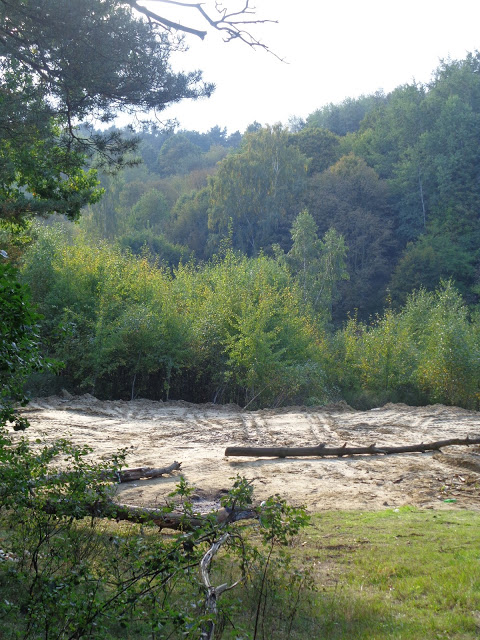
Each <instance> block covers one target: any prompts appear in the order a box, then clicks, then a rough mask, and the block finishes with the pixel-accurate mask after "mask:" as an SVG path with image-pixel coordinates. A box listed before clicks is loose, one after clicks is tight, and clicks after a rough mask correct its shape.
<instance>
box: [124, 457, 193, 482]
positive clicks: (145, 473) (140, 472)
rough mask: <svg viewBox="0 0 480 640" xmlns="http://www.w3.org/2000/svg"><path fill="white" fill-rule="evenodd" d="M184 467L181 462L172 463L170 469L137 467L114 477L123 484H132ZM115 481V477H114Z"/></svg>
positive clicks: (125, 470)
mask: <svg viewBox="0 0 480 640" xmlns="http://www.w3.org/2000/svg"><path fill="white" fill-rule="evenodd" d="M181 466H182V463H181V462H172V464H171V465H169V466H168V467H160V468H154V467H136V468H132V469H122V471H119V472H118V473H116V474H115V475H114V477H115V480H117V481H118V482H119V483H121V482H132V481H134V480H148V479H151V478H158V477H160V476H164V475H168V474H170V473H172V471H177V470H178V469H180V467H181ZM112 479H113V476H112Z"/></svg>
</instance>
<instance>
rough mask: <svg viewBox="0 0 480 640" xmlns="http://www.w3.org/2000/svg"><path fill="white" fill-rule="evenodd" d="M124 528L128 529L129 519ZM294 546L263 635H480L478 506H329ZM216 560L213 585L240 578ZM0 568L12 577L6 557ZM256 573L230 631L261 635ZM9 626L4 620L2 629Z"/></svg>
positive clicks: (242, 590) (240, 596)
mask: <svg viewBox="0 0 480 640" xmlns="http://www.w3.org/2000/svg"><path fill="white" fill-rule="evenodd" d="M111 527H114V528H115V527H117V525H115V524H110V525H109V526H108V530H110V528H111ZM116 531H117V535H122V527H121V526H120V527H118V529H116ZM108 532H109V531H106V532H105V533H108ZM3 534H5V532H3ZM149 535H158V534H156V533H153V532H152V533H150V534H149ZM1 537H2V535H1V532H0V539H1ZM7 539H8V533H7ZM2 542H7V540H3V541H2ZM289 551H290V553H291V554H292V556H293V568H294V569H295V568H297V569H298V573H297V576H298V577H299V582H297V583H296V582H295V581H292V579H291V578H290V577H286V576H287V574H286V573H285V572H284V571H283V569H281V566H280V556H278V554H277V555H276V556H275V561H274V562H273V565H272V566H273V569H274V570H273V572H272V574H271V575H270V576H269V578H268V580H267V581H266V583H265V590H264V592H263V596H262V598H261V599H260V608H259V609H258V612H259V616H258V625H257V640H287V639H289V640H317V639H319V640H320V639H321V640H340V639H345V640H367V639H368V640H377V639H378V640H389V639H391V640H393V639H395V640H418V639H425V640H430V639H436V638H449V639H457V640H460V639H462V640H469V639H472V640H473V639H474V638H475V639H477V638H479V637H480V512H472V511H455V510H449V511H438V512H435V511H431V510H426V511H420V510H417V509H411V508H401V509H398V510H397V509H395V510H392V509H387V510H384V511H381V512H325V513H321V514H316V515H315V516H313V518H312V522H311V525H310V526H309V527H308V528H307V529H306V530H304V531H303V533H302V534H301V535H300V536H298V537H297V538H296V539H295V541H294V543H293V544H292V545H291V547H290V549H289ZM215 566H216V568H215V570H214V572H213V573H212V582H213V584H217V585H218V584H221V583H222V582H227V581H228V582H231V581H233V580H234V579H235V578H236V577H238V575H235V574H237V573H238V571H236V570H234V568H233V564H232V563H231V562H230V561H229V559H227V558H224V559H223V560H222V559H221V558H218V559H217V561H216V565H215ZM2 569H3V571H0V573H3V574H4V575H3V577H4V578H6V577H7V576H6V575H5V573H4V572H5V571H6V572H7V573H8V572H9V570H8V568H7V567H6V566H5V563H4V564H3V567H2ZM12 569H13V567H10V570H12ZM304 569H309V570H310V572H311V577H312V578H313V583H314V585H315V587H316V590H315V591H313V592H312V591H309V590H308V589H306V588H304V587H303V586H302V587H301V588H299V587H298V585H303V584H304V583H303V582H302V581H301V575H302V570H304ZM256 572H257V573H256V574H255V572H254V575H253V578H252V580H251V582H249V583H248V584H247V585H245V586H243V587H238V588H237V589H235V590H234V591H230V592H227V593H225V594H224V595H222V597H221V599H220V606H221V608H222V609H224V610H225V611H226V616H225V620H224V635H223V636H222V637H223V638H224V640H247V639H248V640H251V639H252V638H253V629H254V626H255V619H256V616H257V606H258V602H259V598H258V593H259V591H258V585H259V583H260V581H261V573H262V566H261V565H260V566H257V568H256ZM290 575H292V574H290ZM294 575H295V573H294ZM10 580H11V578H10ZM1 583H2V581H1V580H0V598H2V599H6V598H8V597H10V596H9V595H8V592H9V591H10V592H11V587H12V582H11V581H10V584H8V582H5V581H3V584H1ZM177 595H178V598H180V599H181V600H183V601H184V602H188V601H191V602H195V601H196V602H198V598H199V597H200V599H201V598H202V596H201V594H200V593H199V592H198V591H197V593H196V594H194V593H193V592H190V591H189V590H188V588H187V591H183V592H182V591H180V592H178V594H177ZM228 606H230V608H229V609H228ZM192 613H194V612H193V610H192ZM294 614H295V615H294ZM1 627H2V624H1V620H0V635H1V634H2V632H1ZM10 631H11V632H12V631H13V630H12V629H11V630H10ZM4 632H5V629H4ZM110 633H111V636H110V637H111V638H112V639H115V640H116V639H117V638H118V639H120V638H126V637H127V636H128V640H137V639H138V640H140V638H142V640H143V638H145V637H149V638H159V637H161V636H160V635H150V634H148V633H147V635H145V634H146V628H143V627H142V624H140V625H139V627H138V629H137V630H133V629H132V630H131V631H130V633H129V634H127V636H126V635H125V634H124V633H123V632H122V631H121V630H120V629H116V628H115V625H113V626H112V629H111V631H110ZM7 635H8V634H7ZM13 635H15V633H14V632H13ZM9 637H10V636H9ZM12 637H13V636H12ZM20 637H21V636H20ZM171 637H172V638H176V637H177V636H176V635H172V636H171ZM178 637H181V636H178Z"/></svg>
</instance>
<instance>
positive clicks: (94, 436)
mask: <svg viewBox="0 0 480 640" xmlns="http://www.w3.org/2000/svg"><path fill="white" fill-rule="evenodd" d="M24 413H25V414H26V415H27V417H28V419H29V421H30V423H31V428H30V429H29V431H28V434H29V436H31V437H40V438H42V439H43V440H44V441H46V442H49V441H52V440H54V439H57V438H59V437H69V438H71V439H72V440H73V441H74V442H76V443H79V444H89V445H90V446H91V447H92V448H93V449H94V454H93V457H96V458H97V459H105V458H107V457H108V456H110V455H111V454H112V453H114V452H115V451H117V450H118V449H121V448H128V454H127V460H126V464H127V466H128V467H139V466H147V467H161V466H166V465H168V464H170V463H172V462H173V461H174V460H177V461H179V462H181V463H182V468H181V471H177V472H175V473H174V474H173V475H172V476H168V477H162V478H157V479H154V480H147V481H139V482H135V483H133V484H132V483H129V484H123V485H119V487H118V500H119V501H121V502H125V503H130V504H138V505H148V506H155V505H159V504H163V503H164V501H165V496H166V494H167V493H169V492H170V491H171V490H172V489H173V488H174V485H175V483H176V482H177V481H178V478H179V475H180V474H181V475H183V476H184V477H185V479H186V480H187V481H188V482H189V483H190V484H192V485H193V486H194V487H195V488H196V494H197V496H198V501H199V503H202V504H203V507H204V508H208V507H209V506H210V505H215V503H216V502H217V501H218V498H219V496H220V495H221V494H222V492H223V491H224V490H225V489H228V488H229V487H230V486H231V484H232V482H231V480H230V479H231V478H232V477H234V476H236V475H237V474H240V475H242V476H245V477H246V478H248V479H253V480H254V487H255V496H256V498H257V499H259V500H262V499H265V498H266V497H267V496H269V495H272V494H275V493H279V494H281V495H282V496H283V497H285V498H287V499H288V500H289V502H290V503H292V504H295V505H301V504H303V505H306V506H307V507H308V509H309V510H310V511H320V510H325V509H364V510H366V509H385V508H397V507H400V506H403V505H415V506H418V507H422V508H435V509H437V508H443V509H447V508H468V509H479V508H480V447H469V448H467V447H449V448H446V449H444V451H443V452H442V453H435V454H432V453H425V454H418V453H414V454H412V453H410V454H398V455H391V456H367V455H365V456H355V457H349V458H348V457H347V458H323V459H321V458H295V459H294V458H285V459H273V458H261V459H255V458H230V457H229V458H226V457H225V456H224V452H225V448H226V447H227V446H233V445H243V446H245V445H251V446H255V445H257V446H284V445H286V446H313V445H315V444H318V443H320V442H325V443H326V444H327V445H328V446H338V445H342V444H343V443H344V442H348V444H349V445H353V446H355V445H358V446H367V445H370V444H372V443H376V444H377V445H378V446H381V445H402V444H416V443H420V442H431V441H435V440H442V439H447V438H453V437H466V436H467V435H470V436H472V437H473V436H477V437H478V436H480V413H479V412H474V411H467V410H465V409H459V408H456V407H445V406H443V405H433V406H427V407H409V406H406V405H402V404H396V405H392V404H387V405H386V406H384V407H382V408H380V409H372V410H370V411H354V410H352V409H351V408H350V407H348V405H346V404H344V403H340V404H337V405H329V406H326V407H314V408H312V407H289V408H286V409H280V410H261V411H242V410H241V409H240V408H239V407H237V406H235V405H227V406H218V405H213V404H204V405H195V404H190V403H187V402H153V401H150V400H135V401H132V402H121V401H115V402H103V401H100V400H97V399H96V398H94V397H93V396H90V395H88V394H87V395H84V396H77V397H72V396H70V395H69V394H67V393H65V397H56V396H55V397H48V398H40V399H36V400H34V401H33V402H31V403H30V405H29V406H28V407H27V408H26V409H25V411H24ZM445 501H448V502H445Z"/></svg>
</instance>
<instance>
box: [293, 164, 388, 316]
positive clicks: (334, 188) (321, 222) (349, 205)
mask: <svg viewBox="0 0 480 640" xmlns="http://www.w3.org/2000/svg"><path fill="white" fill-rule="evenodd" d="M388 197H389V192H388V187H387V184H386V183H385V181H383V180H380V179H379V177H378V175H377V174H376V173H375V171H374V170H373V169H371V168H370V167H369V166H368V165H367V164H366V162H365V161H364V160H363V159H362V158H359V157H357V156H355V155H353V154H349V155H348V156H343V157H342V158H340V160H339V161H338V162H336V163H335V164H334V165H333V166H331V167H330V168H329V169H328V170H327V171H324V172H323V173H321V174H317V175H315V176H313V177H312V179H311V181H310V186H309V190H308V193H307V196H306V198H305V199H306V202H307V205H308V210H309V211H310V213H311V214H312V216H313V218H314V220H315V222H316V224H317V226H318V230H319V233H320V234H322V235H323V234H324V233H326V232H327V231H328V230H329V229H330V228H333V229H335V231H336V232H337V233H338V234H341V235H342V236H343V238H344V241H345V245H346V248H347V253H346V263H347V270H348V275H349V281H348V284H347V283H346V282H342V283H341V284H340V286H339V290H340V294H341V296H339V297H340V299H339V300H338V302H337V304H336V305H334V317H335V319H336V320H337V321H338V320H339V319H342V320H343V318H344V317H345V314H346V313H347V312H351V313H353V312H354V310H355V309H358V312H359V313H360V314H361V316H363V317H368V315H369V314H371V313H372V312H373V311H374V310H375V309H377V308H379V307H380V306H381V304H382V302H383V294H384V292H385V286H386V284H387V280H388V274H389V269H390V268H391V264H392V263H391V255H392V253H393V252H394V249H395V241H394V236H393V233H392V232H393V222H392V219H391V216H390V207H389V200H388Z"/></svg>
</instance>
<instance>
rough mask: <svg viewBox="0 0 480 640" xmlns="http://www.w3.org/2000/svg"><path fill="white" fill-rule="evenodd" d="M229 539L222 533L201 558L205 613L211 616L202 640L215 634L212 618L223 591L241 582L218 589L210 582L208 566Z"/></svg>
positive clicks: (220, 586)
mask: <svg viewBox="0 0 480 640" xmlns="http://www.w3.org/2000/svg"><path fill="white" fill-rule="evenodd" d="M229 537H230V534H229V533H224V534H223V536H222V537H221V538H220V539H219V540H217V542H215V543H214V544H212V546H211V547H210V549H209V550H208V551H207V553H206V554H205V555H204V556H203V558H202V560H201V562H200V575H201V576H202V582H203V584H204V586H205V590H206V592H207V593H206V596H205V611H206V612H207V613H209V614H211V615H212V619H210V620H207V622H205V624H204V626H203V629H202V633H201V635H200V637H201V638H202V640H212V638H213V637H214V632H215V619H214V616H216V615H217V600H218V598H219V597H220V596H221V595H222V593H224V592H225V591H229V590H230V589H234V588H235V587H236V586H237V585H238V584H240V582H241V581H242V580H237V582H234V583H233V584H231V585H230V586H229V585H228V584H221V585H219V586H218V587H212V583H211V582H210V564H211V562H212V560H213V557H214V556H215V555H216V554H217V553H218V551H219V549H220V547H221V546H222V545H223V544H224V543H225V542H226V541H227V540H228V538H229Z"/></svg>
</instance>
